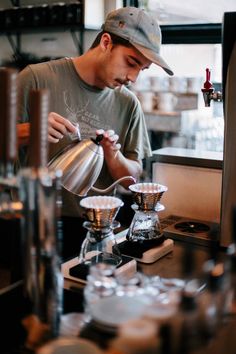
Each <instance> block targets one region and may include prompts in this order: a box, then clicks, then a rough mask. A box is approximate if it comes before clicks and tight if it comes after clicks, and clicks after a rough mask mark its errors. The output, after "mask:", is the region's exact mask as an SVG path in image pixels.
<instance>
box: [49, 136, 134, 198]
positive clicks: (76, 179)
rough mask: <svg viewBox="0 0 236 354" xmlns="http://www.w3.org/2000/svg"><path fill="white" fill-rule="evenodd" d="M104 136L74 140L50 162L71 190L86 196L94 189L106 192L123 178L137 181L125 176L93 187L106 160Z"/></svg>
mask: <svg viewBox="0 0 236 354" xmlns="http://www.w3.org/2000/svg"><path fill="white" fill-rule="evenodd" d="M102 138H103V135H98V136H97V137H96V138H95V139H93V138H90V139H84V140H81V141H78V140H77V141H74V142H72V143H71V144H70V145H68V146H66V147H65V148H64V149H62V150H61V151H59V152H58V153H57V154H56V155H55V156H54V157H53V159H52V160H51V161H50V162H49V169H52V170H58V169H59V170H61V171H62V177H61V184H62V186H63V187H64V188H65V189H67V190H68V191H69V192H71V193H74V194H76V195H79V196H85V195H87V193H88V191H89V190H90V189H92V190H94V191H96V192H97V193H99V194H106V193H109V192H110V191H112V190H113V189H114V187H115V186H116V185H117V184H118V183H120V182H121V181H123V180H126V179H131V180H132V182H133V183H135V182H136V180H135V178H134V177H132V176H124V177H121V178H120V179H118V180H117V181H115V182H114V183H113V184H112V185H110V186H109V187H108V188H106V189H98V188H95V187H93V184H94V183H95V182H96V180H97V178H98V176H99V174H100V172H101V169H102V165H103V160H104V152H103V148H102V146H101V145H100V141H101V140H102Z"/></svg>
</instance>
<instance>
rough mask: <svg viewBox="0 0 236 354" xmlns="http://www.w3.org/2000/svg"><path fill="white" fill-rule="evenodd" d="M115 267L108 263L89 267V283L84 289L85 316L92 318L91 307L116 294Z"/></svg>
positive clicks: (87, 319)
mask: <svg viewBox="0 0 236 354" xmlns="http://www.w3.org/2000/svg"><path fill="white" fill-rule="evenodd" d="M115 268H116V267H115V266H114V265H110V264H107V263H102V262H99V263H95V264H93V265H91V266H90V267H89V274H88V276H87V283H86V286H85V288H84V299H85V315H86V321H87V322H88V321H89V320H90V318H91V307H92V306H94V304H96V303H97V302H98V301H99V300H100V299H101V298H104V297H108V296H112V295H114V294H115V291H116V287H117V281H116V278H115V277H114V271H115Z"/></svg>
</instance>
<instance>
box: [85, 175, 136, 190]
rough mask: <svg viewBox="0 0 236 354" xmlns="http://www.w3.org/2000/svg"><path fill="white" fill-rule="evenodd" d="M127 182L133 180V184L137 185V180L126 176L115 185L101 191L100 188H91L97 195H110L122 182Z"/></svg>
mask: <svg viewBox="0 0 236 354" xmlns="http://www.w3.org/2000/svg"><path fill="white" fill-rule="evenodd" d="M125 180H131V181H132V182H133V183H136V179H135V178H134V177H133V176H124V177H121V178H119V179H118V180H116V181H115V182H114V183H112V184H111V185H110V186H109V187H107V188H106V189H99V188H96V187H91V190H93V191H95V192H97V193H100V194H106V193H110V192H111V191H112V190H113V189H114V188H115V186H116V185H117V184H119V183H120V182H122V181H125ZM133 183H132V184H133Z"/></svg>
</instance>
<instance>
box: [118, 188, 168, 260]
mask: <svg viewBox="0 0 236 354" xmlns="http://www.w3.org/2000/svg"><path fill="white" fill-rule="evenodd" d="M129 189H130V190H131V192H132V194H133V200H134V203H135V204H133V205H132V209H133V210H134V211H135V214H134V217H133V220H132V222H131V224H130V227H129V229H128V232H127V234H126V241H124V242H123V243H121V244H120V245H119V248H120V251H121V253H122V254H126V255H129V256H131V257H134V258H135V259H136V260H137V261H139V262H143V263H153V262H155V261H156V260H157V259H159V258H160V257H162V256H164V255H165V254H167V253H168V252H170V251H172V249H173V241H172V240H170V239H166V238H165V236H164V234H163V231H162V227H161V223H160V220H159V215H158V213H159V212H160V211H162V210H164V209H165V207H164V205H162V204H161V203H160V199H161V197H162V196H163V194H164V193H165V192H166V191H167V190H168V188H167V187H166V186H163V185H161V184H158V183H137V184H132V185H130V186H129Z"/></svg>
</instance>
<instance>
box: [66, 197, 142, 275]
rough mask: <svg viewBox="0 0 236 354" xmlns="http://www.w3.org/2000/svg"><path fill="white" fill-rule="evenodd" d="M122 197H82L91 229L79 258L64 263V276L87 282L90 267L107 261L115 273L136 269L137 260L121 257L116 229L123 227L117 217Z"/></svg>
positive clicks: (87, 227) (82, 203)
mask: <svg viewBox="0 0 236 354" xmlns="http://www.w3.org/2000/svg"><path fill="white" fill-rule="evenodd" d="M123 204H124V203H123V202H122V200H121V199H119V198H116V197H112V196H92V197H86V198H84V199H82V200H81V202H80V205H81V206H82V207H83V209H84V211H85V217H86V221H85V222H84V224H83V226H84V227H85V228H86V229H87V230H88V231H87V234H86V238H85V240H84V241H83V244H82V247H81V251H80V254H79V256H78V257H76V258H74V259H72V260H70V261H69V262H66V264H64V270H65V272H64V276H65V277H67V278H68V277H69V278H72V279H73V280H77V281H80V282H86V277H87V274H88V272H89V267H90V266H91V265H93V264H96V263H105V264H108V265H109V266H111V267H114V269H115V272H116V273H121V272H129V273H130V272H131V273H134V272H135V271H136V261H135V260H133V259H132V258H130V257H127V256H122V255H121V253H120V250H119V247H118V245H117V242H116V237H115V234H114V232H113V230H114V229H116V228H117V227H119V226H120V223H119V222H118V221H116V220H115V217H116V215H117V213H118V211H119V209H120V207H122V206H123Z"/></svg>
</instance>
